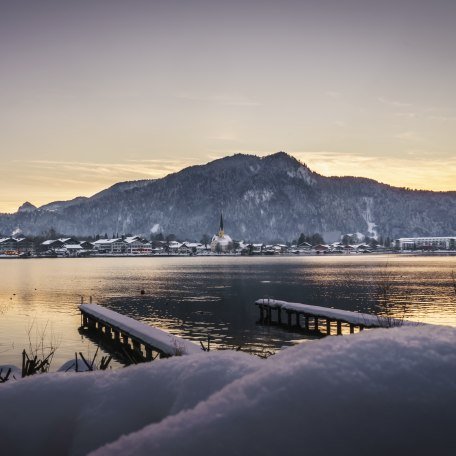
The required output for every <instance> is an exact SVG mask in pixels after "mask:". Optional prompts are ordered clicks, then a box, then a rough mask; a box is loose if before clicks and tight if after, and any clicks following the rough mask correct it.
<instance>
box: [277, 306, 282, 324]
mask: <svg viewBox="0 0 456 456" xmlns="http://www.w3.org/2000/svg"><path fill="white" fill-rule="evenodd" d="M277 322H278V323H279V325H281V324H282V309H281V308H280V307H277Z"/></svg>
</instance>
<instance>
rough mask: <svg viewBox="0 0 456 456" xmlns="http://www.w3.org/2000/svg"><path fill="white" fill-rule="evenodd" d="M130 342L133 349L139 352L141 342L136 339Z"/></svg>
mask: <svg viewBox="0 0 456 456" xmlns="http://www.w3.org/2000/svg"><path fill="white" fill-rule="evenodd" d="M131 342H132V344H133V350H135V351H136V352H138V353H141V344H140V343H139V342H138V341H137V340H136V339H132V340H131Z"/></svg>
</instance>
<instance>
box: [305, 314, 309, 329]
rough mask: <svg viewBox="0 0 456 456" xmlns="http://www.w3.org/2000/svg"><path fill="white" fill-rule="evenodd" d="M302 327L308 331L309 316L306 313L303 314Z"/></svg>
mask: <svg viewBox="0 0 456 456" xmlns="http://www.w3.org/2000/svg"><path fill="white" fill-rule="evenodd" d="M304 328H305V330H306V331H309V317H308V316H307V315H304Z"/></svg>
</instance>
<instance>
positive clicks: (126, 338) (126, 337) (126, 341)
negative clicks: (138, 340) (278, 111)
mask: <svg viewBox="0 0 456 456" xmlns="http://www.w3.org/2000/svg"><path fill="white" fill-rule="evenodd" d="M122 343H123V344H124V345H128V336H127V335H126V334H122Z"/></svg>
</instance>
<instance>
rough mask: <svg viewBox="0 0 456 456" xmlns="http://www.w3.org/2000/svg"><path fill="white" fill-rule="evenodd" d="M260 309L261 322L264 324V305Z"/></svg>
mask: <svg viewBox="0 0 456 456" xmlns="http://www.w3.org/2000/svg"><path fill="white" fill-rule="evenodd" d="M258 307H259V308H260V321H261V323H263V322H264V307H263V304H260V305H259V306H258Z"/></svg>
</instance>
